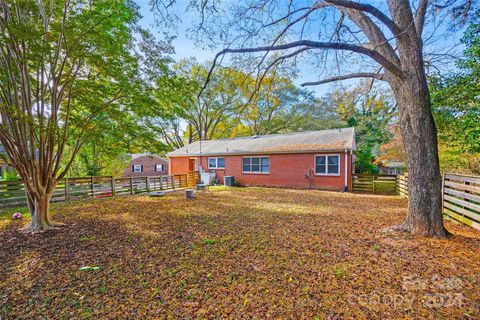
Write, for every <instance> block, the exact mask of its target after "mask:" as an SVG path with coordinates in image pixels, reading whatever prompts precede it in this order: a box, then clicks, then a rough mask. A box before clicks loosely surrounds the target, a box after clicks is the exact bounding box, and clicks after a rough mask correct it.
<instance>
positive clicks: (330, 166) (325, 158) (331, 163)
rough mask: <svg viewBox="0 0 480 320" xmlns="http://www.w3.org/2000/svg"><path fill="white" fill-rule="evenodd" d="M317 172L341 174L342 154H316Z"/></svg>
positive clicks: (333, 174)
mask: <svg viewBox="0 0 480 320" xmlns="http://www.w3.org/2000/svg"><path fill="white" fill-rule="evenodd" d="M315 174H320V175H322V174H323V175H332V176H338V175H340V155H338V154H335V155H318V156H315Z"/></svg>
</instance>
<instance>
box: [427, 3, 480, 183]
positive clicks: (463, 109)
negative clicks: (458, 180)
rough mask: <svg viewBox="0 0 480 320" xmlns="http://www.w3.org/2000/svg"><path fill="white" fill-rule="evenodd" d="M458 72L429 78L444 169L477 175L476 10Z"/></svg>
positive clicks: (479, 65) (479, 84)
mask: <svg viewBox="0 0 480 320" xmlns="http://www.w3.org/2000/svg"><path fill="white" fill-rule="evenodd" d="M462 42H463V43H464V44H465V46H466V49H465V52H464V59H462V60H461V61H460V62H459V63H458V72H457V73H455V74H452V75H450V76H448V77H441V76H436V77H432V78H431V79H430V87H431V95H432V108H433V114H434V117H435V122H436V124H437V127H438V137H439V141H440V160H441V165H442V167H443V169H444V170H454V171H467V172H471V173H475V174H480V167H479V166H478V162H479V161H478V159H479V158H480V126H479V123H480V90H479V88H480V11H477V12H476V13H475V15H474V19H473V20H472V22H471V24H470V25H469V27H468V28H467V30H466V32H465V34H464V36H463V38H462Z"/></svg>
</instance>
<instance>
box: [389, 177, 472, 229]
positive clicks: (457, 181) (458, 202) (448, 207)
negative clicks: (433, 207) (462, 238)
mask: <svg viewBox="0 0 480 320" xmlns="http://www.w3.org/2000/svg"><path fill="white" fill-rule="evenodd" d="M398 183H399V187H398V188H399V193H400V195H401V196H403V197H406V198H408V175H403V176H399V178H398ZM442 201H443V205H442V206H443V213H444V215H446V216H447V217H448V218H450V219H453V220H455V221H459V222H462V223H464V224H466V225H469V226H471V227H473V228H475V229H479V230H480V177H479V176H467V175H459V174H444V175H443V179H442Z"/></svg>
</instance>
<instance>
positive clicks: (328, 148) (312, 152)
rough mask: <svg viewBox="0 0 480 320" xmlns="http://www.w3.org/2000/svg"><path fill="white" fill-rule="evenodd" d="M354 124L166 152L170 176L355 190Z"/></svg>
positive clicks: (203, 143) (206, 142)
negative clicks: (203, 174)
mask: <svg viewBox="0 0 480 320" xmlns="http://www.w3.org/2000/svg"><path fill="white" fill-rule="evenodd" d="M354 150H355V132H354V129H353V128H342V129H331V130H320V131H304V132H294V133H287V134H273V135H261V136H252V137H241V138H236V139H219V140H203V141H201V143H200V142H199V141H196V142H194V143H191V144H189V145H187V146H185V147H183V148H180V149H178V150H175V151H172V152H170V153H168V154H167V156H168V158H169V169H170V170H169V172H170V174H178V173H185V172H188V171H194V170H199V169H200V167H201V169H204V170H205V171H214V172H215V174H216V177H217V178H218V179H220V181H221V182H223V177H224V176H226V175H228V176H234V177H235V180H238V181H239V182H240V184H242V185H257V186H278V187H297V188H308V187H312V188H317V189H328V190H338V191H344V190H351V188H352V168H353V157H352V152H353V151H354Z"/></svg>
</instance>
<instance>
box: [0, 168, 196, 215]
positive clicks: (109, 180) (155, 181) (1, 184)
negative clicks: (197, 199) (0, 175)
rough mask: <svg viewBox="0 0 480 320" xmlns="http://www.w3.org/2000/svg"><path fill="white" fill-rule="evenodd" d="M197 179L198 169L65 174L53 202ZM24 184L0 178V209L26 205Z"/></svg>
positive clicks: (157, 188)
mask: <svg viewBox="0 0 480 320" xmlns="http://www.w3.org/2000/svg"><path fill="white" fill-rule="evenodd" d="M199 180H200V174H199V173H198V171H195V172H188V173H185V174H175V175H165V176H153V177H131V178H113V177H111V176H107V177H79V178H65V179H63V180H61V181H59V182H58V184H57V186H56V188H55V191H54V192H53V196H52V200H51V201H52V202H59V201H69V200H76V199H81V198H86V197H93V198H104V197H112V196H116V195H126V194H139V193H148V192H152V191H163V190H175V189H181V188H187V187H192V186H194V185H195V183H196V182H197V181H199ZM26 204H27V202H26V196H25V188H24V186H23V183H22V182H21V181H0V210H2V209H4V208H9V207H23V206H26Z"/></svg>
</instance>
